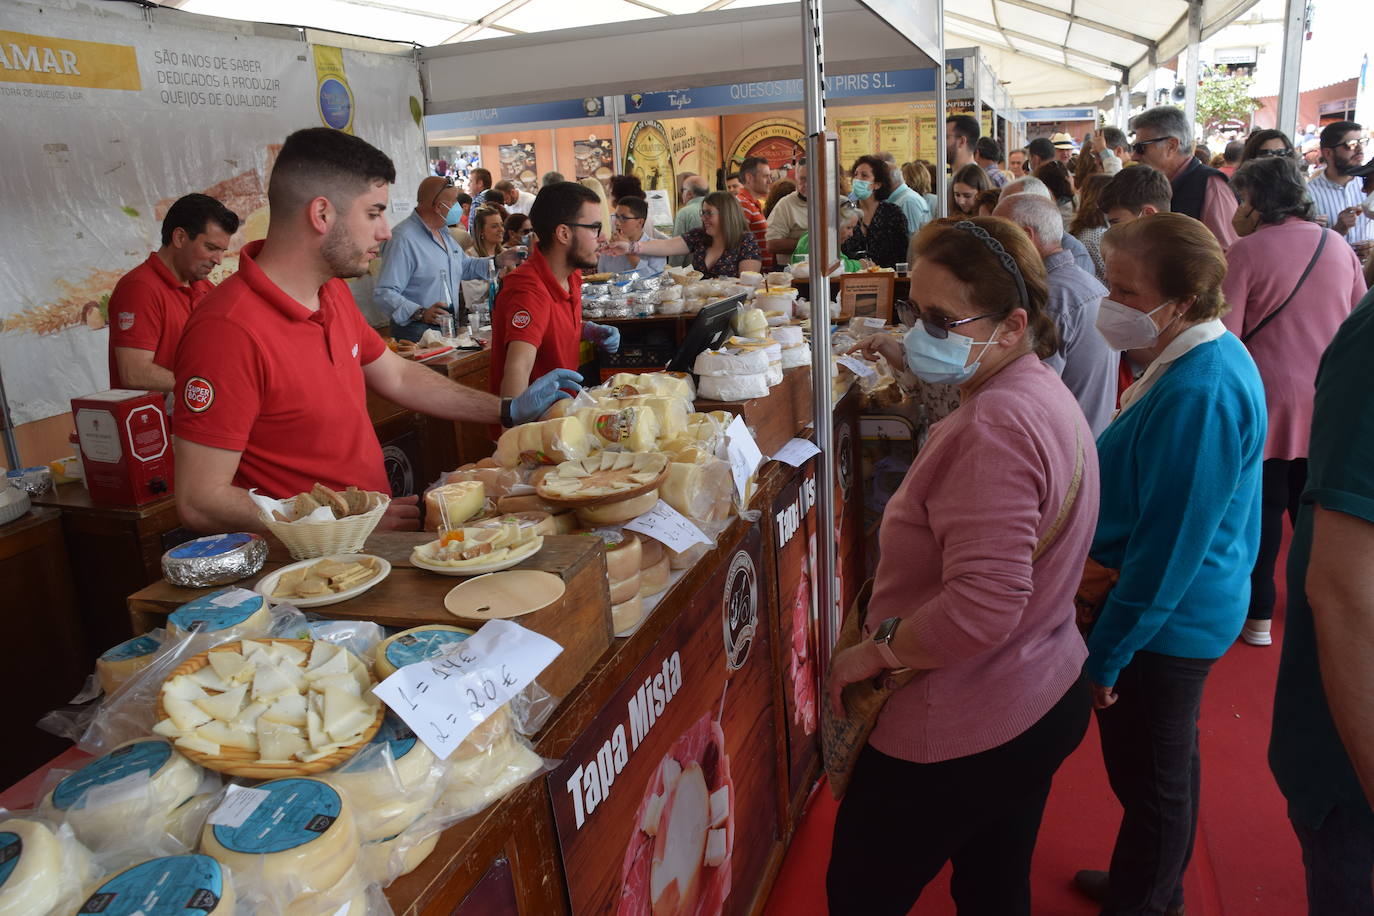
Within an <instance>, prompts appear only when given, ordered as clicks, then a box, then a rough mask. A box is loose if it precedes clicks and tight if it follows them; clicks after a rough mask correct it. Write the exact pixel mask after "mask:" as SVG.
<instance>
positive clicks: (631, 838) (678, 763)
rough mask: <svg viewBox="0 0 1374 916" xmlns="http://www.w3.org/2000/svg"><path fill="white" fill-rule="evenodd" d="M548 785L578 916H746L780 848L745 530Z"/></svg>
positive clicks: (753, 563) (767, 693)
mask: <svg viewBox="0 0 1374 916" xmlns="http://www.w3.org/2000/svg"><path fill="white" fill-rule="evenodd" d="M723 546H725V548H726V549H725V550H723V551H721V552H719V553H717V554H714V556H717V557H719V567H718V569H717V571H716V573H715V574H714V575H713V576H712V577H711V579H710V580H709V581H708V582H707V583H706V584H705V585H704V586H703V587H702V588H701V589H699V590H698V591H697V593H696V594H695V596H693V598H692V601H691V603H690V604H689V605H688V606H687V607H686V608H684V609H683V611H682V613H681V614H679V615H678V616H677V618H676V619H675V620H674V621H673V622H672V623H671V624H669V625H668V627H667V629H666V630H665V631H664V632H663V634H662V636H661V637H660V638H659V640H658V642H657V644H655V645H654V646H653V647H652V648H651V649H649V651H648V652H647V654H646V655H645V656H644V658H643V660H642V661H641V662H640V664H639V666H638V667H637V668H636V669H635V670H634V671H633V672H632V673H631V674H630V675H629V677H628V678H627V679H626V682H625V684H624V685H623V686H622V687H621V688H620V689H619V690H618V691H617V692H616V693H615V694H614V695H612V696H611V698H610V699H609V700H608V701H607V702H606V705H605V706H604V707H603V708H602V709H601V710H600V711H599V712H598V713H597V714H596V717H595V718H594V719H593V721H592V722H591V724H590V725H588V726H587V728H586V729H584V730H583V732H582V734H581V737H579V738H578V739H577V740H576V741H575V742H574V743H573V745H572V746H571V747H570V748H569V749H568V750H567V752H566V753H565V754H564V755H563V762H562V764H560V765H559V767H558V768H557V769H555V770H553V771H552V772H551V773H550V774H549V775H548V776H547V777H546V778H547V779H548V791H549V796H550V798H551V799H552V800H553V810H554V822H555V824H556V826H557V831H558V845H559V850H560V854H561V856H562V859H563V866H564V872H565V874H566V875H567V877H568V893H569V899H570V901H571V903H572V911H573V912H574V913H621V914H635V916H639V914H645V916H647V914H650V913H656V912H680V913H713V914H715V913H719V914H726V916H738V914H744V913H747V912H749V908H750V905H751V904H752V902H753V901H752V899H751V897H752V893H753V889H754V888H755V887H757V886H758V883H759V881H760V880H761V879H762V876H763V874H764V871H765V870H766V868H767V865H768V860H769V857H770V854H771V853H772V851H773V848H774V844H775V843H776V842H777V837H778V836H779V831H778V828H779V824H778V797H779V791H778V779H779V767H778V752H779V751H778V749H777V748H775V747H774V736H775V732H774V728H773V687H772V684H773V652H772V643H771V638H770V636H769V634H770V632H771V628H770V626H769V616H768V615H770V614H772V613H773V607H772V600H771V594H772V593H771V588H770V587H769V585H768V584H767V582H766V580H765V578H764V562H763V561H764V557H763V537H762V532H761V529H760V527H759V525H757V524H755V525H752V526H750V527H749V528H748V529H746V530H745V531H744V534H743V536H738V535H737V536H735V537H734V538H731V540H730V541H729V542H728V543H727V544H725V545H723Z"/></svg>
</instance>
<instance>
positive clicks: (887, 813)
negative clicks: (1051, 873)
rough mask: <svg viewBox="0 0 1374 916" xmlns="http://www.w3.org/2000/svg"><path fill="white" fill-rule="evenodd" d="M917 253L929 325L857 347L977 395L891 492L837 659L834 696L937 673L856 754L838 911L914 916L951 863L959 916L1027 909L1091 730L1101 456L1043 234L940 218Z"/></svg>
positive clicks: (840, 827)
mask: <svg viewBox="0 0 1374 916" xmlns="http://www.w3.org/2000/svg"><path fill="white" fill-rule="evenodd" d="M910 260H911V262H912V264H913V266H914V269H913V272H912V283H911V289H912V295H913V297H914V298H913V301H912V303H911V306H912V308H913V309H914V310H915V313H916V314H917V315H918V320H917V321H916V323H915V326H914V327H913V328H912V330H911V331H909V332H908V333H907V335H906V337H905V338H904V340H903V342H902V343H898V342H897V341H896V340H895V339H894V338H891V337H887V336H885V335H882V336H879V337H873V338H870V339H869V340H868V341H866V342H865V343H864V344H863V345H861V347H859V348H856V349H859V350H861V351H862V352H864V354H865V355H867V356H872V354H873V353H875V352H876V353H881V354H882V355H883V356H884V357H886V358H887V360H888V362H889V363H891V364H892V365H893V367H894V368H896V369H898V370H903V371H904V372H905V371H909V372H912V373H915V375H916V376H918V377H919V378H921V379H922V380H923V381H925V382H928V383H952V384H957V385H958V386H959V388H960V393H961V397H962V403H961V405H960V406H959V408H958V409H957V410H955V411H954V412H953V413H952V414H950V416H949V417H947V418H946V419H944V420H942V421H940V422H939V423H937V424H935V425H934V426H933V427H932V428H931V431H930V437H929V439H928V441H927V442H926V444H925V447H924V448H922V450H921V453H920V455H919V456H918V457H917V459H916V462H915V463H914V464H913V465H912V466H911V469H910V471H908V472H907V476H906V479H905V480H904V481H903V483H902V485H901V487H900V488H899V489H898V490H897V492H896V494H895V495H894V496H893V498H892V500H891V501H890V502H889V503H888V504H887V509H886V511H885V513H884V517H883V523H882V530H881V533H880V543H881V546H882V559H881V560H880V561H879V565H878V570H877V576H876V580H875V582H874V586H873V595H872V599H871V600H870V602H869V605H868V610H867V615H866V617H865V622H866V631H867V632H869V633H870V634H872V637H871V638H870V639H868V640H866V641H864V642H861V643H860V644H859V645H857V646H855V647H854V648H852V649H848V650H846V651H844V652H841V653H839V654H837V655H836V656H835V658H834V662H833V669H832V678H831V681H832V683H831V688H832V690H831V695H830V697H829V698H828V701H829V702H831V703H832V705H833V704H838V703H839V702H840V700H839V688H841V687H843V685H845V684H849V683H854V682H855V681H859V680H863V679H865V678H871V677H873V676H875V675H877V674H879V673H881V672H883V671H884V670H887V669H893V668H902V667H909V668H917V669H921V670H922V673H921V674H920V675H919V676H917V677H916V678H915V679H914V680H913V681H911V682H910V683H909V684H907V685H906V686H905V687H903V688H902V689H901V690H899V691H897V692H896V693H894V694H893V695H892V697H891V698H890V699H889V700H888V702H887V705H886V706H885V707H884V708H883V711H882V714H881V716H880V717H879V719H878V723H877V727H876V728H875V729H874V731H873V734H872V736H871V738H870V739H869V743H868V745H867V746H866V747H865V748H864V750H863V751H862V753H861V755H860V757H859V759H858V762H857V763H856V765H855V768H854V773H853V776H852V778H851V781H850V784H849V789H848V791H847V793H846V795H845V797H844V801H843V802H842V803H841V805H840V810H839V815H838V818H837V820H836V823H835V838H834V846H833V851H832V853H831V859H830V868H829V872H828V875H827V891H828V896H829V901H830V913H831V914H832V916H839V914H847V913H853V914H863V916H881V914H893V916H900V914H905V913H906V912H907V911H908V910H909V909H910V908H911V906H912V904H913V903H915V901H916V899H917V898H918V897H919V896H920V895H921V891H922V889H923V888H924V887H925V886H926V884H927V883H928V882H929V881H930V880H931V879H932V878H934V877H935V875H936V874H937V873H938V872H939V871H940V869H941V868H942V867H943V866H944V864H945V862H948V861H952V862H953V864H954V879H953V882H952V885H951V890H952V892H953V896H954V899H955V901H956V903H957V904H958V907H959V912H960V914H961V916H967V914H971V913H985V914H997V916H1016V914H1029V913H1030V863H1031V853H1032V851H1033V849H1034V847H1035V838H1036V834H1037V832H1038V831H1039V829H1040V817H1041V814H1042V813H1043V811H1044V807H1045V799H1046V797H1047V796H1048V795H1049V790H1050V781H1051V779H1052V778H1053V776H1054V773H1055V771H1056V770H1057V769H1058V768H1059V765H1060V764H1061V763H1062V762H1063V760H1064V758H1065V757H1067V756H1068V755H1069V753H1071V752H1072V751H1073V749H1074V748H1075V747H1077V746H1078V743H1079V742H1080V741H1081V740H1082V738H1083V735H1084V732H1085V731H1086V729H1087V724H1088V715H1089V713H1088V708H1089V702H1090V698H1089V693H1088V688H1087V684H1086V683H1085V682H1084V681H1083V679H1082V673H1081V672H1082V666H1083V660H1084V658H1085V657H1086V655H1087V650H1086V649H1085V647H1084V645H1083V640H1082V638H1081V637H1080V636H1079V634H1078V629H1077V627H1076V626H1075V622H1074V606H1073V596H1074V592H1075V591H1076V589H1077V587H1078V583H1079V579H1080V577H1081V575H1082V572H1083V560H1084V557H1085V556H1086V555H1087V552H1088V545H1089V544H1090V542H1091V541H1092V537H1093V531H1094V528H1095V526H1096V523H1097V502H1098V488H1097V452H1096V449H1095V448H1094V447H1093V438H1092V433H1091V431H1090V430H1089V429H1088V426H1087V422H1086V420H1085V419H1084V417H1083V413H1082V411H1081V410H1080V409H1079V407H1078V402H1077V401H1075V400H1074V397H1073V395H1072V394H1071V393H1070V392H1069V390H1068V389H1067V388H1065V387H1064V384H1063V383H1062V382H1061V381H1060V380H1059V376H1058V375H1056V374H1055V372H1054V371H1053V370H1052V369H1049V368H1047V367H1046V366H1045V365H1044V364H1043V363H1042V362H1041V357H1042V356H1043V355H1046V354H1049V353H1053V352H1054V351H1055V349H1056V348H1057V346H1058V333H1057V331H1056V329H1055V326H1054V323H1053V322H1052V321H1051V320H1050V318H1049V316H1048V315H1047V314H1046V312H1045V299H1046V294H1047V293H1046V278H1045V269H1044V266H1043V265H1042V264H1041V261H1040V258H1039V256H1038V255H1037V254H1036V251H1035V248H1034V247H1032V245H1031V243H1030V240H1029V239H1028V238H1027V237H1026V235H1025V233H1023V232H1022V231H1021V229H1020V228H1018V227H1017V226H1015V225H1013V224H1011V223H1009V222H1007V221H1006V220H1003V219H996V218H992V217H980V218H977V219H973V220H966V221H964V222H960V223H958V224H957V225H950V224H948V223H943V224H931V225H930V226H927V227H926V228H925V229H924V230H922V231H921V233H920V234H919V235H918V236H917V237H916V239H915V240H914V242H913V243H912V251H911V256H910ZM1042 544H1043V545H1044V547H1043V550H1041V551H1040V552H1039V555H1038V557H1037V556H1035V554H1036V553H1037V548H1038V546H1039V545H1042Z"/></svg>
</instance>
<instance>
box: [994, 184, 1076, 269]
mask: <svg viewBox="0 0 1374 916" xmlns="http://www.w3.org/2000/svg"><path fill="white" fill-rule="evenodd" d="M992 215H993V216H1001V217H1003V218H1005V219H1009V220H1011V221H1012V222H1013V223H1015V224H1016V225H1018V226H1020V227H1021V228H1022V229H1025V230H1028V231H1032V232H1034V233H1035V238H1034V239H1033V241H1034V242H1035V245H1036V248H1037V249H1038V250H1039V251H1040V254H1041V255H1042V256H1043V255H1046V254H1049V253H1050V252H1052V251H1054V250H1055V249H1056V248H1058V247H1059V240H1060V239H1062V238H1063V237H1064V217H1063V215H1062V214H1061V213H1060V212H1059V208H1058V207H1056V206H1055V205H1054V202H1053V201H1049V200H1046V199H1045V198H1043V197H1040V196H1039V195H1036V194H1013V195H1012V196H1011V197H1004V198H1002V199H1001V201H999V202H998V204H997V209H996V210H994V211H993V214H992Z"/></svg>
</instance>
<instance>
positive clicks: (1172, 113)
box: [1131, 105, 1193, 152]
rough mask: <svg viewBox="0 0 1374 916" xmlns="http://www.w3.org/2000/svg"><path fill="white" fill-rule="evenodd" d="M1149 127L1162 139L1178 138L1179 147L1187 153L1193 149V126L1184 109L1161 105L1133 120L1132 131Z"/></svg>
mask: <svg viewBox="0 0 1374 916" xmlns="http://www.w3.org/2000/svg"><path fill="white" fill-rule="evenodd" d="M1142 127H1148V128H1149V129H1150V130H1153V131H1154V132H1155V133H1156V134H1158V135H1159V136H1161V137H1176V138H1177V139H1178V145H1179V147H1180V148H1181V149H1182V150H1184V151H1185V152H1190V151H1191V150H1192V148H1193V125H1191V124H1189V123H1188V116H1187V115H1186V114H1184V113H1183V109H1182V108H1177V107H1175V106H1173V105H1159V106H1157V107H1155V108H1151V109H1149V110H1148V111H1142V112H1141V113H1140V114H1138V115H1136V116H1135V117H1134V118H1131V130H1140V128H1142Z"/></svg>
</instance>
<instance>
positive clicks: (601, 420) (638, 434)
mask: <svg viewBox="0 0 1374 916" xmlns="http://www.w3.org/2000/svg"><path fill="white" fill-rule="evenodd" d="M576 416H577V418H578V419H579V420H581V421H582V425H583V426H585V427H586V428H587V431H588V433H589V434H590V436H591V437H592V439H594V440H596V442H597V443H598V444H599V445H600V447H602V448H610V447H615V448H618V449H620V450H621V451H629V452H649V451H653V449H654V446H655V445H657V444H658V436H659V425H658V417H657V416H656V415H655V414H654V412H653V410H651V409H650V408H648V407H623V408H620V409H619V410H608V409H606V408H604V407H583V408H582V409H580V410H578V411H577V412H576Z"/></svg>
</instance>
